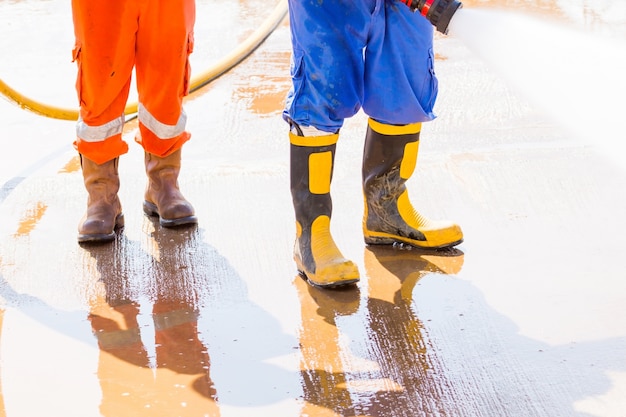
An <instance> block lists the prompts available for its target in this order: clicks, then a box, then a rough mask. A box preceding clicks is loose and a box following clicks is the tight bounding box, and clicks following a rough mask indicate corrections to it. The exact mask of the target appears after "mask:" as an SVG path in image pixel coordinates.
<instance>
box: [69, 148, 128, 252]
mask: <svg viewBox="0 0 626 417" xmlns="http://www.w3.org/2000/svg"><path fill="white" fill-rule="evenodd" d="M118 162H119V158H115V159H112V160H110V161H108V162H105V163H104V164H101V165H98V164H96V163H95V162H93V161H92V160H90V159H88V158H86V157H84V156H83V155H80V165H81V168H82V171H83V178H84V182H85V188H86V189H87V192H88V193H89V197H88V199H87V212H86V213H85V215H84V216H83V218H82V219H81V221H80V223H79V225H78V242H108V241H111V240H113V239H115V231H116V230H117V229H120V228H122V227H124V214H123V213H122V205H121V203H120V200H119V198H118V196H117V192H118V191H119V189H120V177H119V174H118Z"/></svg>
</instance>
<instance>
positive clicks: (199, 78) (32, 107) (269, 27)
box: [0, 0, 288, 120]
mask: <svg viewBox="0 0 626 417" xmlns="http://www.w3.org/2000/svg"><path fill="white" fill-rule="evenodd" d="M287 10H288V8H287V0H279V1H278V4H277V5H276V7H275V8H274V10H273V11H272V13H271V14H270V15H269V16H268V17H267V18H266V19H265V20H264V21H263V23H262V24H261V26H259V27H258V28H257V29H256V30H255V31H254V32H253V33H252V34H251V35H250V36H248V38H246V39H245V40H244V41H243V42H241V43H240V44H239V45H238V46H237V47H236V48H235V49H234V50H232V51H231V52H230V53H229V54H227V55H225V56H224V57H223V58H222V59H220V60H219V61H218V62H216V63H215V64H214V65H213V66H211V67H210V68H209V69H207V70H206V71H204V72H201V73H200V74H197V75H194V76H192V78H191V80H190V83H189V94H191V93H193V92H195V91H197V90H198V89H200V88H202V87H203V86H205V85H207V84H209V83H210V82H212V81H214V80H215V79H217V78H219V77H220V76H222V75H224V74H225V73H226V72H228V71H229V70H231V69H233V68H234V67H235V66H237V65H238V64H239V63H240V62H242V61H243V60H244V59H245V58H247V57H248V56H249V55H250V54H251V53H252V52H254V51H255V50H256V49H257V48H258V47H259V46H260V45H261V44H262V43H263V42H264V41H265V40H266V39H267V38H268V37H269V36H270V35H271V34H272V33H273V32H274V30H275V29H276V28H277V27H278V25H279V24H280V23H281V22H282V21H283V19H284V18H285V16H286V15H287ZM0 94H2V95H4V96H6V97H7V98H8V99H9V100H10V101H12V102H14V103H15V104H17V105H18V106H20V107H21V108H23V109H24V110H28V111H30V112H33V113H36V114H39V115H41V116H45V117H49V118H53V119H60V120H78V114H79V112H78V110H77V109H69V108H63V107H57V106H53V105H50V104H46V103H42V102H39V101H37V100H34V99H32V98H29V97H26V96H25V95H23V94H21V93H20V92H18V91H17V90H15V89H14V88H11V87H10V86H9V85H8V84H6V83H5V82H4V81H3V80H2V79H1V78H0ZM137 107H138V103H136V102H134V103H129V104H127V105H126V108H125V109H124V114H125V115H132V114H135V113H137Z"/></svg>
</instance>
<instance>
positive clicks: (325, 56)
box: [283, 0, 438, 133]
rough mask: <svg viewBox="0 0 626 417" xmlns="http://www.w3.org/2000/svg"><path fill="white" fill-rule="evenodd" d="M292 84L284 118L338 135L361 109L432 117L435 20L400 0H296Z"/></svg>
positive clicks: (384, 117)
mask: <svg viewBox="0 0 626 417" xmlns="http://www.w3.org/2000/svg"><path fill="white" fill-rule="evenodd" d="M289 17H290V25H291V41H292V46H293V56H292V63H291V65H292V67H291V76H292V81H293V85H292V88H291V91H290V92H289V95H288V97H287V101H286V107H285V110H284V112H283V118H284V119H285V120H286V121H288V122H295V123H296V124H297V125H299V126H312V127H315V128H317V129H318V130H321V131H324V132H330V133H337V132H338V131H339V129H340V128H341V126H342V125H343V123H344V120H345V119H346V118H349V117H351V116H354V115H355V114H356V113H357V112H358V111H359V110H360V109H361V108H362V109H363V111H364V112H365V113H366V114H367V115H368V116H369V117H371V118H373V119H374V120H376V121H378V122H381V123H384V124H390V125H406V124H412V123H418V122H426V121H430V120H433V119H434V118H435V115H434V113H433V106H434V104H435V100H436V97H437V91H438V86H437V77H436V76H435V72H434V53H433V26H432V24H431V23H430V22H429V21H428V20H427V19H426V18H424V17H423V16H421V15H420V14H419V13H413V12H411V11H410V10H409V8H408V7H407V6H405V5H404V4H402V3H400V2H397V1H396V0H289Z"/></svg>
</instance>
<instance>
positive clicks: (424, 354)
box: [0, 0, 626, 417]
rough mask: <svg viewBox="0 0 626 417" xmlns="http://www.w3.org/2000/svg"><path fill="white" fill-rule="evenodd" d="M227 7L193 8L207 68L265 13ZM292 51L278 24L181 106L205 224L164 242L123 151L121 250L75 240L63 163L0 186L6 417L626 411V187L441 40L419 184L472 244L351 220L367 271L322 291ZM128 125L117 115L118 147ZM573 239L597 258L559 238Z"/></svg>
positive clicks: (192, 188) (73, 162) (598, 16)
mask: <svg viewBox="0 0 626 417" xmlns="http://www.w3.org/2000/svg"><path fill="white" fill-rule="evenodd" d="M599 1H601V0H599ZM618 1H621V0H618ZM609 3H610V1H609V0H607V1H602V2H601V4H602V5H608V4H609ZM0 4H2V7H8V6H7V5H8V4H9V3H7V2H4V3H2V2H0ZM11 4H20V5H21V6H24V5H28V4H31V5H32V8H34V9H37V8H41V7H43V6H45V5H47V4H48V3H46V2H33V1H32V0H31V1H26V0H25V1H20V2H11ZM614 4H617V3H614ZM464 5H465V7H467V8H473V7H477V8H478V7H500V6H502V7H505V8H507V9H510V10H514V11H529V12H536V13H539V14H546V15H549V16H553V17H558V18H560V19H572V20H575V21H577V22H580V21H582V22H583V23H584V24H585V25H591V26H593V25H602V24H607V26H609V27H610V28H615V27H617V25H615V24H613V23H611V24H610V25H609V24H608V23H607V21H608V20H612V21H616V20H618V19H617V17H616V16H618V15H616V14H615V13H613V14H608V12H607V10H614V9H610V8H603V7H600V6H596V7H591V2H590V1H587V0H575V1H571V0H552V1H549V0H539V1H530V0H487V1H478V0H466V1H464ZM572 5H573V6H572ZM230 6H231V5H230V4H229V6H226V3H224V4H222V3H221V2H217V3H216V2H203V7H205V8H208V7H210V8H213V9H211V10H216V12H215V13H211V14H206V15H205V16H204V17H205V18H208V19H210V21H211V22H213V23H215V26H211V25H208V26H207V27H203V28H202V30H200V31H199V32H198V39H204V40H205V46H206V47H204V48H203V47H202V46H200V48H199V49H197V53H198V55H197V56H198V57H199V58H201V61H200V62H205V61H208V60H207V59H206V58H207V57H209V58H212V55H211V54H213V55H215V56H221V55H222V53H223V52H224V51H221V50H219V51H217V50H216V49H211V48H215V47H218V46H222V45H221V44H218V43H217V42H213V41H207V39H209V36H207V35H210V34H213V31H216V32H219V34H218V35H214V34H213V35H212V36H214V37H216V38H217V39H221V38H223V37H224V33H226V32H227V30H233V28H239V27H240V25H236V24H233V22H232V20H236V21H237V22H238V23H240V24H241V25H249V26H250V27H247V28H245V30H242V32H241V33H239V32H238V33H237V34H236V36H233V37H229V38H228V39H227V40H225V41H228V42H225V43H233V42H235V41H236V40H237V39H243V38H245V35H246V33H248V32H249V31H250V29H251V27H253V26H254V22H251V21H250V19H251V18H253V17H255V16H256V15H258V14H259V13H260V11H259V9H260V8H259V7H257V5H252V4H251V3H245V2H238V3H237V8H236V9H233V7H230ZM266 6H267V9H268V10H269V9H270V8H271V6H273V4H270V5H266ZM576 7H577V8H576ZM574 9H575V10H574ZM37 10H39V11H41V10H40V9H37ZM206 10H208V9H205V11H206ZM625 17H626V16H625ZM227 18H228V19H227ZM609 18H610V19H609ZM257 20H260V18H258V19H257ZM257 20H255V22H256V21H257ZM622 21H623V20H622ZM229 28H230V29H229ZM622 30H623V29H622ZM288 36H289V35H288V28H287V26H286V25H285V24H283V25H282V26H281V27H280V28H279V30H278V32H277V33H276V34H274V35H273V36H272V37H271V38H270V39H269V40H268V43H267V44H265V45H263V47H262V48H260V49H259V50H257V51H256V52H255V53H254V54H253V55H251V56H250V57H249V58H248V59H246V61H245V62H244V63H243V65H242V66H240V67H237V68H235V69H234V70H233V71H232V72H230V73H229V74H227V75H225V76H223V77H221V78H220V79H219V80H218V81H217V82H216V83H214V84H211V85H209V86H206V87H204V88H203V89H201V90H200V91H199V92H198V94H197V95H194V96H192V97H190V98H189V100H188V101H187V104H188V105H189V116H190V117H189V120H190V123H193V124H194V126H193V127H194V131H193V133H194V139H193V141H191V142H190V147H189V148H188V149H189V152H188V153H187V154H186V156H188V157H189V159H188V161H189V163H188V164H186V165H185V167H184V168H185V172H184V174H183V177H182V178H181V183H182V184H181V185H182V187H184V188H185V190H186V192H187V190H188V195H189V196H190V198H191V199H193V200H194V204H195V205H196V207H197V208H198V211H199V218H200V224H199V226H198V227H191V228H184V229H175V230H168V229H163V228H161V227H159V225H158V224H156V223H155V222H153V220H152V219H149V218H145V217H144V216H143V214H142V213H141V199H142V192H143V187H144V186H145V182H144V181H145V176H144V173H143V172H142V167H141V164H140V163H139V164H137V162H136V161H137V160H140V159H133V158H135V156H136V155H135V154H133V152H131V153H130V154H129V155H128V156H127V158H125V159H124V161H123V162H122V163H123V167H122V170H124V172H123V180H122V181H123V182H122V193H123V195H122V198H123V201H124V210H125V213H126V216H127V229H126V230H124V231H123V232H122V233H120V235H119V236H118V238H117V239H116V240H115V241H114V242H113V244H111V245H103V246H78V245H76V244H75V243H76V242H75V233H76V223H77V221H78V219H79V216H80V215H81V214H82V210H83V205H84V198H86V197H85V195H84V194H83V193H82V188H81V179H80V173H79V170H80V167H79V162H78V158H77V157H76V156H75V155H74V154H73V153H71V152H64V153H63V152H61V153H59V154H56V155H55V156H54V157H49V158H44V159H43V161H45V163H42V164H41V165H42V166H41V167H40V168H41V170H39V169H37V170H35V169H30V170H27V172H26V174H23V173H21V174H19V175H16V174H13V173H12V176H11V177H10V181H8V182H6V183H5V184H4V185H3V188H2V190H0V214H1V216H0V219H1V221H2V223H0V226H1V227H2V231H4V233H3V234H2V236H0V296H1V297H2V303H1V304H0V417H2V416H5V415H6V416H8V417H22V416H25V417H34V416H37V417H39V416H42V417H47V416H48V415H49V416H51V417H57V416H59V417H61V416H62V417H69V416H77V417H91V416H107V417H108V416H127V415H128V416H148V415H151V416H159V417H161V416H170V415H171V416H181V417H187V416H189V417H191V416H211V417H213V416H220V417H221V416H245V417H248V416H252V415H253V416H272V417H274V416H280V417H282V416H285V417H295V416H301V417H326V416H328V417H339V416H341V417H344V416H347V417H392V416H393V417H397V416H402V417H405V416H406V417H409V416H410V417H414V416H419V415H423V416H428V417H430V416H464V417H465V416H468V417H477V416H485V417H504V416H507V417H508V416H511V417H519V416H523V417H534V416H537V417H545V416H550V417H552V416H567V417H569V416H572V417H600V416H601V417H614V416H619V417H622V415H623V412H622V410H623V408H624V407H622V405H624V400H623V398H626V395H625V393H626V382H625V381H626V361H624V352H626V338H625V337H624V333H623V326H621V323H623V321H624V307H623V294H624V291H623V289H624V285H623V283H624V280H623V279H622V275H623V274H621V271H622V269H623V268H621V267H622V261H621V260H620V259H619V254H620V253H621V252H622V250H621V249H622V247H623V245H621V239H620V236H619V230H622V229H623V227H622V226H623V223H624V220H622V219H623V216H621V214H620V213H621V212H622V211H623V206H624V203H623V196H622V195H621V194H620V190H622V189H624V184H625V181H624V180H623V179H621V177H620V175H619V173H617V172H615V171H613V170H611V168H610V167H608V166H605V165H603V164H602V163H601V162H600V159H599V158H597V156H593V155H591V156H590V155H589V153H587V151H586V150H585V149H581V148H576V147H575V146H562V144H563V142H564V141H560V139H561V137H560V136H559V134H558V133H557V134H554V133H553V132H551V131H548V130H547V129H546V130H539V129H537V124H538V123H541V121H538V120H537V119H536V115H535V114H531V115H530V116H528V112H527V110H528V108H527V106H525V105H524V104H523V103H522V104H520V103H519V102H518V101H517V100H516V99H515V97H513V95H511V94H510V92H508V91H506V90H503V89H502V88H500V87H499V84H497V83H496V82H494V81H493V80H492V79H491V78H488V79H487V76H486V75H485V71H484V70H483V68H482V67H479V66H477V65H476V63H475V62H474V61H473V60H471V59H469V58H467V55H462V54H459V48H458V45H457V44H454V40H453V39H444V38H442V37H441V36H439V35H438V40H439V41H443V42H446V44H445V45H443V44H442V46H444V47H442V48H440V49H438V55H437V58H438V63H439V64H440V68H441V70H442V71H441V73H442V74H443V75H444V77H442V78H446V83H444V85H442V87H443V90H445V91H444V93H445V94H444V95H442V99H443V101H442V103H446V107H445V108H443V109H442V110H443V111H442V119H441V120H444V121H446V123H448V125H447V128H448V129H449V130H448V131H446V130H445V129H446V127H444V128H441V127H439V128H437V127H436V126H437V125H436V126H435V127H433V128H432V129H434V130H433V131H431V132H429V133H430V134H429V135H425V138H424V139H425V140H424V142H425V143H424V145H425V147H427V146H434V147H436V149H435V153H434V156H433V153H432V152H430V151H431V150H432V148H431V149H428V148H425V152H424V159H423V160H422V163H421V164H420V169H423V171H421V172H420V174H421V175H422V176H421V179H420V181H421V182H416V183H414V184H419V185H420V186H421V187H420V188H418V187H416V189H419V190H420V191H418V193H417V194H416V195H418V196H419V197H420V198H422V201H423V202H425V203H426V204H428V205H429V207H428V208H429V209H434V210H433V211H434V212H435V213H437V209H440V207H450V208H451V209H454V208H455V207H454V205H455V204H456V205H458V206H459V207H458V211H456V213H459V217H463V218H464V223H463V225H464V226H463V227H464V229H465V230H467V234H468V239H467V243H465V244H464V245H463V246H461V247H460V249H456V250H451V251H444V252H424V251H419V250H406V249H402V248H389V247H375V246H372V247H368V246H364V245H363V242H362V236H361V235H360V229H359V228H360V223H359V222H360V218H359V216H360V212H359V210H360V207H357V206H354V205H352V206H350V207H351V210H354V212H356V214H355V213H353V212H350V213H348V215H347V216H346V215H343V217H341V216H342V212H341V210H337V216H336V217H335V219H337V221H336V223H335V227H337V237H338V239H341V243H342V244H345V247H346V250H348V251H350V252H351V256H353V258H354V259H355V261H356V262H358V263H359V268H360V270H361V271H362V272H363V279H362V281H361V283H360V284H359V285H358V286H355V287H351V288H347V289H343V290H338V291H324V290H320V289H318V288H315V287H311V286H310V285H308V284H307V283H306V282H305V281H304V280H303V279H302V278H300V277H299V276H297V275H295V268H294V266H293V264H292V259H291V252H290V251H291V244H292V238H293V234H294V233H293V230H291V229H290V228H289V227H291V225H292V224H293V219H292V213H291V206H290V203H291V202H290V201H289V198H290V196H288V184H287V183H288V180H287V174H286V172H287V162H286V158H284V154H283V152H284V150H285V148H284V146H285V144H286V143H287V142H286V140H287V139H286V127H285V125H284V123H283V122H282V120H281V119H280V112H281V111H282V102H283V100H284V97H285V95H286V93H287V90H288V88H289V74H288V66H289V57H290V54H289V52H288ZM451 45H452V46H451ZM226 46H229V45H226ZM226 46H224V48H226ZM26 49H27V50H29V51H30V50H32V48H30V49H29V48H26ZM203 54H204V55H203ZM455 54H456V55H455ZM9 55H13V52H11V53H10V54H9ZM455 56H456V57H458V56H462V57H464V58H463V60H461V61H462V62H455ZM5 65H6V63H5ZM202 66H203V65H200V66H198V67H197V68H198V69H202V68H201V67H202ZM459 68H462V69H459ZM30 70H32V71H35V68H34V67H33V68H30ZM467 73H470V75H467ZM0 75H2V74H0ZM481 77H483V78H481ZM477 79H480V80H483V81H484V83H483V84H480V83H479V81H476V80H477ZM455 83H458V84H455ZM472 83H473V84H472ZM446 86H448V87H446ZM457 86H458V88H456V87H457ZM49 87H50V89H51V90H52V89H53V88H54V87H55V86H53V85H50V86H49ZM452 87H455V88H452ZM472 89H474V90H472ZM468 91H469V93H468ZM477 91H478V92H479V93H480V94H478V93H476V92H477ZM488 93H489V94H491V96H489V98H488V100H485V99H484V97H483V98H482V101H481V98H480V97H479V96H480V95H481V94H488ZM445 100H448V101H447V102H446V101H445ZM470 101H471V108H467V103H469V102H470ZM487 101H489V103H487ZM448 105H449V106H448ZM450 113H454V116H455V117H456V118H454V117H450ZM0 117H1V116H0ZM531 119H532V120H531ZM40 120H41V119H36V118H34V119H32V120H30V119H29V121H28V125H26V126H25V127H24V126H22V127H21V128H22V129H23V132H24V134H27V133H28V132H30V129H31V128H33V129H34V128H36V127H38V126H39V123H40ZM529 120H531V121H530V122H529ZM3 121H4V119H3ZM455 123H456V124H458V126H457V125H455ZM31 124H32V125H31ZM42 124H43V123H42ZM438 126H442V124H439V125H438ZM136 127H137V126H136V122H135V121H131V122H129V123H127V124H126V130H125V135H127V137H130V136H131V135H132V133H133V130H134V129H136ZM457 127H458V129H457ZM518 127H519V129H518ZM361 128H362V126H358V128H356V129H355V128H354V125H352V124H350V125H348V126H347V127H346V129H345V131H344V132H345V136H344V138H345V139H342V142H341V143H340V146H341V147H343V151H342V152H343V153H342V154H341V155H340V157H341V158H344V157H345V159H344V160H345V161H348V162H349V163H348V164H345V165H343V166H342V168H341V170H338V171H337V173H336V174H337V176H336V178H335V182H334V185H333V186H334V187H335V189H334V190H335V191H336V193H335V195H336V203H337V207H339V208H345V207H346V205H345V200H347V199H350V201H351V202H352V203H355V201H357V203H356V204H358V202H359V201H358V199H359V197H361V196H360V193H359V192H360V190H358V189H357V190H356V191H355V187H356V188H358V186H359V178H358V175H359V171H358V167H359V161H356V162H354V163H353V162H352V160H353V159H354V160H357V159H358V156H359V155H358V154H357V152H356V151H355V152H354V153H353V154H351V153H350V151H352V150H355V149H356V150H359V149H360V148H361V146H362V145H361V143H362V142H360V141H361V138H362V136H363V132H362V131H360V130H359V129H361ZM437 129H439V130H437ZM472 129H474V131H472ZM533 129H536V130H533ZM42 131H43V134H44V135H45V134H48V132H47V131H46V130H45V129H43V128H42ZM67 132H69V133H67ZM67 132H64V134H66V135H67V136H68V137H70V136H71V133H72V132H73V129H69V130H67ZM494 132H495V133H494ZM537 132H538V133H537ZM546 132H547V133H546ZM521 133H523V135H522V137H521V138H520V134H521ZM35 134H41V132H39V131H37V132H36V133H34V134H33V133H31V135H35ZM477 137H478V139H477ZM354 138H358V139H357V140H355V139H354ZM450 138H452V139H450ZM494 138H495V139H494ZM431 139H432V141H431ZM526 139H528V140H527V141H525V140H526ZM474 141H475V142H474ZM20 144H22V145H23V146H27V147H30V146H31V145H30V142H27V143H22V142H20ZM18 145H19V144H18ZM448 145H449V147H448ZM16 146H17V145H16ZM67 146H68V147H69V146H70V140H68V141H67ZM437 147H438V148H437ZM11 155H13V154H11ZM59 155H60V156H59ZM38 158H40V156H38ZM38 160H39V159H38ZM22 162H23V161H20V164H22ZM33 164H35V161H30V160H29V161H26V162H24V163H23V165H24V166H29V167H30V166H33ZM353 167H356V170H355V171H354V172H356V174H353V173H350V172H351V171H349V170H351V169H352V168H353ZM422 167H423V168H422ZM35 171H36V172H35ZM20 172H22V171H21V170H20ZM31 174H32V175H31ZM350 176H354V179H353V178H347V177H350ZM449 178H451V179H450V180H449V182H447V183H446V182H445V181H448V179H449ZM442 180H443V181H444V182H442ZM431 183H436V184H444V186H442V185H431ZM448 187H450V188H448ZM433 190H434V191H435V192H433ZM432 196H434V198H432ZM355 207H356V209H355ZM607 219H610V221H611V223H610V224H609V225H607V223H606V221H607ZM286 225H289V226H286ZM581 225H583V226H582V228H581ZM572 228H573V229H574V230H573V231H572ZM555 229H556V230H555ZM607 229H608V231H607ZM580 235H584V236H585V237H584V239H586V240H585V241H584V243H585V245H584V246H585V247H584V248H581V246H583V245H578V244H575V245H570V244H569V243H570V242H572V241H575V238H580ZM607 235H608V236H607ZM346 236H349V237H346ZM555 237H556V239H554V238H555ZM552 239H554V240H552ZM596 240H601V242H599V243H598V242H597V241H596ZM555 242H556V243H555ZM466 248H467V249H466ZM615 253H617V255H615Z"/></svg>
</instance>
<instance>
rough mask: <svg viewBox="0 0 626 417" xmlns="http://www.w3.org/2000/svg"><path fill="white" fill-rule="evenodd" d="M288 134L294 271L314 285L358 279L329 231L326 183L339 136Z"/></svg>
mask: <svg viewBox="0 0 626 417" xmlns="http://www.w3.org/2000/svg"><path fill="white" fill-rule="evenodd" d="M289 136H290V142H291V196H292V198H293V206H294V210H295V215H296V242H295V248H294V260H295V262H296V266H297V268H298V271H299V272H300V273H301V274H303V275H304V276H305V277H306V278H307V280H308V281H309V283H311V284H312V285H315V286H318V287H337V286H342V285H348V284H353V283H355V282H358V281H359V270H358V268H357V266H356V265H355V264H354V263H353V262H352V261H349V260H347V259H346V258H344V256H343V255H342V254H341V252H340V251H339V249H338V248H337V245H336V244H335V241H334V240H333V238H332V236H331V234H330V218H331V213H332V200H331V197H330V183H331V180H332V175H333V162H334V159H335V148H336V144H337V139H338V137H339V136H338V134H331V135H325V136H315V137H303V136H297V135H295V134H293V133H290V134H289Z"/></svg>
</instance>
